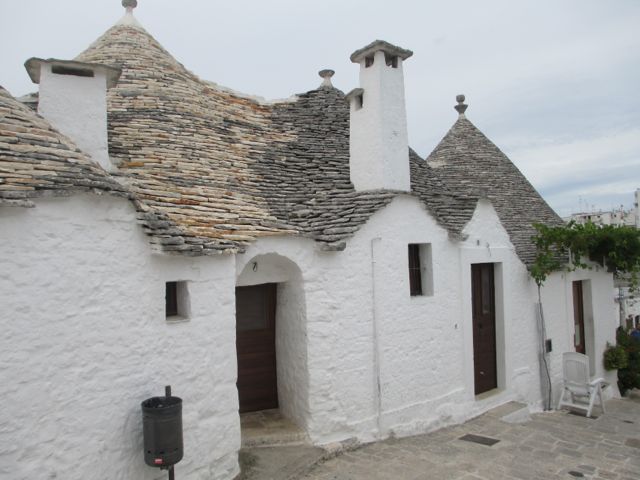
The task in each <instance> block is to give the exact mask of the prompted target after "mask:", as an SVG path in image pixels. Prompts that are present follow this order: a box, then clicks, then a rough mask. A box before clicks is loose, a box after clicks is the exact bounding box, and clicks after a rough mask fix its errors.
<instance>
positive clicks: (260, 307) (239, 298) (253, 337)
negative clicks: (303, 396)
mask: <svg viewBox="0 0 640 480" xmlns="http://www.w3.org/2000/svg"><path fill="white" fill-rule="evenodd" d="M276 292H277V284H275V283H269V284H264V285H255V286H251V287H237V288H236V349H237V352H238V383H237V385H238V396H239V399H240V413H243V412H255V411H257V410H267V409H269V408H278V381H277V376H276Z"/></svg>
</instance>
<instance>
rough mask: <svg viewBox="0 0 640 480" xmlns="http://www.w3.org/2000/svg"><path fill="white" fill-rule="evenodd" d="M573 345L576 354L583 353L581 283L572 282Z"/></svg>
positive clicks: (582, 299) (582, 298)
mask: <svg viewBox="0 0 640 480" xmlns="http://www.w3.org/2000/svg"><path fill="white" fill-rule="evenodd" d="M573 325H574V327H575V330H574V331H575V333H574V334H573V345H574V346H575V348H576V352H578V353H585V351H586V349H585V344H584V297H583V295H582V282H573Z"/></svg>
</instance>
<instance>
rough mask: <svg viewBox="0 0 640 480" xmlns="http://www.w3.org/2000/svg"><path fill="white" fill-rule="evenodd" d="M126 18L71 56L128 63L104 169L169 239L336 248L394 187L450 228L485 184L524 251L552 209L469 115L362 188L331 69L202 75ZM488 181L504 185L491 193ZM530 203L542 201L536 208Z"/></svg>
mask: <svg viewBox="0 0 640 480" xmlns="http://www.w3.org/2000/svg"><path fill="white" fill-rule="evenodd" d="M131 18H132V17H131ZM131 18H129V17H126V18H125V20H127V21H121V22H120V23H119V24H117V25H115V26H114V27H112V28H111V29H110V30H108V31H107V32H106V33H105V34H104V35H103V36H102V37H100V38H99V39H98V40H97V41H96V42H94V44H93V45H91V46H90V47H89V48H88V49H87V50H86V51H84V52H83V53H82V54H80V55H79V56H78V57H77V58H76V61H78V62H88V63H99V64H103V65H106V66H113V67H118V68H119V69H121V70H122V74H121V76H120V79H119V82H118V84H117V85H116V86H115V87H114V88H111V89H109V90H108V93H107V95H108V98H107V108H108V135H109V153H110V157H111V160H112V162H113V163H114V164H115V165H116V166H117V167H118V168H117V171H116V172H115V173H113V174H112V175H113V178H115V179H116V180H117V181H118V182H119V184H121V185H123V186H124V188H126V190H127V191H128V192H130V194H131V196H132V198H133V199H134V202H135V204H136V207H137V209H138V212H139V217H140V220H141V223H142V225H143V226H144V228H145V229H146V231H147V233H148V234H149V235H151V239H152V240H151V241H152V242H153V243H155V244H157V245H159V246H160V247H161V249H162V250H163V251H166V252H177V253H183V254H189V255H207V254H214V253H232V252H236V251H242V250H243V249H244V248H245V246H246V245H247V244H248V243H250V242H251V241H254V240H255V239H257V238H259V237H263V236H275V235H299V236H304V237H309V238H312V239H314V240H316V241H318V242H319V243H320V245H321V247H322V248H323V249H328V250H341V249H343V248H344V247H345V240H346V239H347V238H349V237H350V236H351V235H353V234H354V232H356V231H357V230H358V229H359V228H360V227H361V226H362V225H363V224H364V223H365V222H366V221H367V220H368V219H369V218H370V217H371V216H372V215H373V214H374V213H375V212H377V211H378V210H380V209H381V208H383V207H384V206H385V205H387V204H389V203H390V202H391V201H392V200H393V199H394V198H395V197H397V196H398V195H411V196H414V197H416V198H418V199H420V200H421V201H422V203H423V204H424V205H425V207H426V208H427V209H428V210H429V211H430V213H431V214H432V215H433V216H434V218H435V219H436V221H437V222H438V223H439V224H440V225H441V226H442V227H443V228H445V229H446V230H447V231H448V233H449V235H450V236H451V237H452V238H454V239H457V238H460V237H461V233H462V230H463V228H464V226H465V225H466V223H467V222H468V221H469V220H470V219H471V216H472V215H473V212H474V210H475V206H476V203H477V199H478V198H479V197H482V196H487V197H488V198H489V199H490V200H491V201H492V202H493V203H494V205H495V207H496V210H497V211H498V214H499V215H500V219H501V221H502V223H503V224H504V225H505V228H507V231H508V232H509V234H510V235H511V237H512V241H513V243H514V245H515V246H516V249H517V251H518V254H519V255H520V257H521V258H522V259H523V261H525V263H526V262H528V261H530V259H531V248H532V247H530V236H531V232H532V228H531V227H530V222H531V221H545V220H549V221H551V222H555V221H556V220H557V216H555V214H554V213H553V211H552V210H551V209H550V208H549V207H548V206H547V205H546V203H544V201H543V200H542V199H541V198H540V197H539V195H538V194H537V192H535V190H534V189H533V187H531V185H530V184H529V183H528V182H527V181H526V179H524V177H522V175H521V174H520V172H519V171H517V169H516V168H515V166H513V164H511V162H509V160H508V159H507V158H506V157H505V156H504V154H502V153H501V152H500V151H499V150H498V149H497V147H495V145H493V144H492V143H491V142H489V141H488V140H487V139H486V137H484V135H482V134H481V133H480V132H479V131H478V130H477V129H475V127H473V126H472V125H471V123H470V122H468V121H466V120H458V122H456V124H455V125H454V127H453V128H452V129H451V131H450V132H449V133H448V134H447V136H446V137H445V139H443V141H442V142H441V143H440V145H439V146H438V147H437V148H436V150H435V151H434V152H433V153H432V154H431V156H430V157H429V159H428V160H429V161H428V162H427V161H425V160H423V159H421V158H420V157H419V156H418V155H417V154H416V153H415V152H414V151H413V150H410V152H409V159H410V168H411V192H397V191H387V190H375V191H366V192H356V191H355V189H354V187H353V185H352V184H351V182H350V178H349V106H348V102H347V101H346V100H345V95H344V94H343V92H341V91H340V90H338V89H336V88H334V87H333V86H332V85H331V83H330V82H329V81H326V79H325V82H323V85H322V86H321V87H319V88H318V89H315V90H312V91H309V92H306V93H302V94H299V95H297V96H295V97H293V98H291V99H289V100H285V101H278V102H265V101H261V100H259V99H256V98H252V97H249V96H246V95H242V94H239V93H236V92H233V91H231V90H229V89H225V88H223V87H219V86H217V85H215V84H213V83H210V82H206V81H203V80H201V79H199V78H198V77H197V76H196V75H194V74H193V73H191V72H189V71H188V70H187V69H186V68H185V67H184V66H182V65H181V64H180V63H178V62H177V61H176V60H175V59H174V58H173V57H172V56H171V55H170V54H169V53H168V52H167V51H166V50H164V48H162V46H161V45H160V44H159V43H158V42H157V41H156V40H155V39H154V38H153V37H152V36H151V35H149V34H148V33H147V32H146V31H145V30H144V29H143V28H142V27H141V26H140V25H139V24H138V23H137V22H135V21H133V20H132V19H131ZM407 52H408V51H407ZM408 53H410V52H408ZM408 53H407V54H408ZM36 101H37V99H35V98H30V99H29V103H30V104H33V103H34V102H36ZM22 109H23V111H26V112H28V111H29V109H28V108H27V107H22ZM78 155H80V154H79V153H78ZM494 164H496V165H498V166H499V168H498V169H497V170H495V171H494V170H493V168H494ZM97 168H98V167H95V169H97ZM91 172H94V170H93V169H91ZM100 172H102V170H100ZM101 175H103V176H106V177H105V178H107V179H109V176H108V175H107V174H106V173H104V174H103V173H101ZM89 178H91V177H89ZM110 184H115V182H113V181H111V183H110ZM115 185H117V184H115ZM491 186H498V187H499V188H495V189H494V190H492V191H490V192H488V193H487V191H488V187H491ZM1 188H2V185H0V189H1ZM114 189H115V187H114ZM527 205H535V206H539V207H540V208H539V209H538V210H536V212H535V213H533V212H531V211H527V210H526V208H525V206H527Z"/></svg>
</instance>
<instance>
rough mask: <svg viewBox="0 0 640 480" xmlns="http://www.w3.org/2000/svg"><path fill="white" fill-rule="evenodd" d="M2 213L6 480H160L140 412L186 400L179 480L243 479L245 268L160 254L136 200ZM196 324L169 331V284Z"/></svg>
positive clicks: (47, 202)
mask: <svg viewBox="0 0 640 480" xmlns="http://www.w3.org/2000/svg"><path fill="white" fill-rule="evenodd" d="M36 205H37V206H36V208H33V209H23V208H0V244H1V245H2V250H1V252H0V305H2V306H3V315H2V318H1V319H0V323H1V325H0V328H1V330H2V336H1V337H0V338H1V339H0V383H1V384H2V389H3V393H2V408H1V409H0V478H1V479H3V480H5V479H6V480H9V479H10V480H34V479H53V478H59V479H62V478H64V479H68V480H74V479H77V480H103V479H105V478H118V479H127V480H128V479H136V480H138V479H141V480H142V479H160V478H166V475H167V474H166V472H160V471H159V470H157V469H155V468H151V467H148V466H146V465H145V463H144V460H143V445H142V415H141V411H140V403H141V402H142V401H143V400H145V399H146V398H149V397H151V396H158V395H163V394H164V386H165V385H167V384H170V385H172V387H173V392H174V395H176V396H179V397H181V398H182V399H183V429H184V448H185V456H184V459H183V460H182V461H181V462H180V463H179V464H178V465H177V467H176V472H177V473H176V475H177V477H178V478H184V479H202V480H204V479H206V480H211V479H229V478H233V477H234V475H235V474H236V473H237V472H238V465H237V450H238V448H239V446H240V425H239V419H238V413H237V410H238V400H237V390H236V386H235V382H236V368H237V367H236V356H235V309H234V306H235V303H234V283H235V275H234V261H233V258H231V257H228V256H225V257H219V258H199V259H190V258H185V257H168V256H161V255H154V254H151V249H150V247H149V244H148V240H147V237H146V236H145V235H144V234H143V233H142V229H141V228H140V227H139V226H138V225H137V224H136V220H135V212H134V210H133V208H132V206H131V205H130V204H129V203H128V202H127V201H125V200H122V199H114V198H112V197H107V196H103V197H97V196H91V195H77V196H73V197H70V198H64V199H42V200H38V201H37V202H36ZM174 280H180V281H186V282H188V288H189V292H190V303H191V318H190V319H189V320H188V321H185V322H178V323H175V322H170V323H168V322H166V320H165V311H164V303H165V300H164V295H165V282H166V281H174Z"/></svg>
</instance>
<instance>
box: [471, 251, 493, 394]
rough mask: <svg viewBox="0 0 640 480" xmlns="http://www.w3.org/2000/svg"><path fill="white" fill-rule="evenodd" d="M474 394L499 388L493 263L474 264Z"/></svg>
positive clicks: (472, 279) (472, 286) (472, 295)
mask: <svg viewBox="0 0 640 480" xmlns="http://www.w3.org/2000/svg"><path fill="white" fill-rule="evenodd" d="M471 301H472V305H473V307H472V316H473V363H474V380H475V394H476V395H478V394H480V393H483V392H486V391H488V390H492V389H494V388H498V372H497V364H496V301H495V285H494V280H493V263H477V264H473V265H471Z"/></svg>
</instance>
